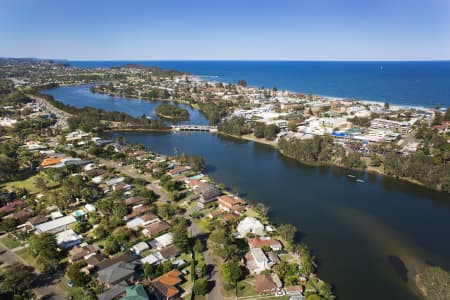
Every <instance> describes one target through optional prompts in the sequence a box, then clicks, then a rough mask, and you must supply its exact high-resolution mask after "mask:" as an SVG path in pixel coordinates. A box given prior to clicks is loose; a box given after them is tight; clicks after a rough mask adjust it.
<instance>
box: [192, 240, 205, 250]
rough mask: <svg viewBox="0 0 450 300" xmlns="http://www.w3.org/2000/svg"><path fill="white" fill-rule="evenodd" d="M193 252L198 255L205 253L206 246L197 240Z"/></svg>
mask: <svg viewBox="0 0 450 300" xmlns="http://www.w3.org/2000/svg"><path fill="white" fill-rule="evenodd" d="M193 250H194V251H195V252H197V253H202V252H203V251H205V245H203V243H202V241H201V240H200V239H196V240H195V243H194V247H193Z"/></svg>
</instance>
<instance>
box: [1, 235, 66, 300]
mask: <svg viewBox="0 0 450 300" xmlns="http://www.w3.org/2000/svg"><path fill="white" fill-rule="evenodd" d="M0 261H2V262H4V263H7V264H13V263H16V262H18V263H22V264H24V265H29V264H28V263H27V262H26V261H24V260H23V259H22V258H21V257H20V256H18V255H17V254H16V253H14V252H13V251H11V250H9V249H8V248H6V247H4V246H3V245H2V244H0ZM35 272H36V274H37V277H38V279H37V280H36V281H35V284H34V285H35V287H34V289H33V290H34V291H35V293H36V295H37V296H38V298H43V299H53V300H64V299H67V296H68V295H67V293H66V292H65V291H64V290H62V289H61V288H60V287H59V286H58V283H59V282H60V281H61V279H60V278H56V279H55V278H48V277H45V276H44V274H42V273H40V272H39V271H38V270H35Z"/></svg>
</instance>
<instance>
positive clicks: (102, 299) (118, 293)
mask: <svg viewBox="0 0 450 300" xmlns="http://www.w3.org/2000/svg"><path fill="white" fill-rule="evenodd" d="M127 287H128V283H126V282H125V281H122V282H119V283H118V284H115V285H113V286H112V287H110V288H109V289H107V290H106V291H104V292H103V293H101V294H99V295H97V298H98V300H117V299H120V297H122V296H125V295H126V288H127Z"/></svg>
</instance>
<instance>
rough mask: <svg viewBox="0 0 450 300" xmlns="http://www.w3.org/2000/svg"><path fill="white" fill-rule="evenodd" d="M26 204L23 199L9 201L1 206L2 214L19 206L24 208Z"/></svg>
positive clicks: (0, 211)
mask: <svg viewBox="0 0 450 300" xmlns="http://www.w3.org/2000/svg"><path fill="white" fill-rule="evenodd" d="M24 206H25V202H23V200H21V199H16V200H14V201H10V202H7V203H6V204H5V205H3V206H2V207H0V214H5V215H6V214H9V213H12V212H13V211H15V210H16V209H18V208H22V207H24Z"/></svg>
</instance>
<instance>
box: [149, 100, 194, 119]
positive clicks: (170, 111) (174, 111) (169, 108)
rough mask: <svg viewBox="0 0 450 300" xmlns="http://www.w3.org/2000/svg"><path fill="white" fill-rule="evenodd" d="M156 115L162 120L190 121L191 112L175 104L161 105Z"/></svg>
mask: <svg viewBox="0 0 450 300" xmlns="http://www.w3.org/2000/svg"><path fill="white" fill-rule="evenodd" d="M156 115H157V116H158V117H160V118H163V119H169V120H174V121H187V120H189V112H188V111H187V110H186V109H184V108H181V107H179V106H176V105H174V104H161V105H160V106H158V107H157V108H156Z"/></svg>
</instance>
